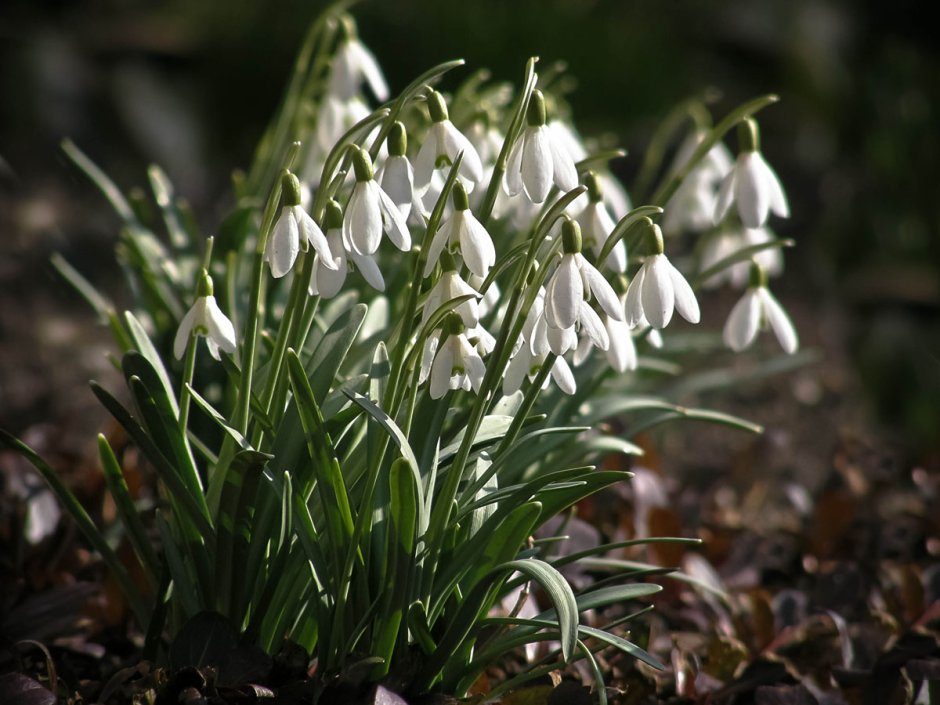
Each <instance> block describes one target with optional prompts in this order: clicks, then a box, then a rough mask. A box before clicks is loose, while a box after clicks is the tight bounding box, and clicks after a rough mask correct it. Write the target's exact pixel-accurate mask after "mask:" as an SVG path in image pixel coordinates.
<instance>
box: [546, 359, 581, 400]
mask: <svg viewBox="0 0 940 705" xmlns="http://www.w3.org/2000/svg"><path fill="white" fill-rule="evenodd" d="M552 379H553V380H555V384H557V385H558V388H559V389H560V390H561V391H562V392H564V393H565V394H567V395H569V396H570V395H572V394H574V393H575V392H576V391H577V390H578V385H577V384H575V381H574V375H573V374H572V373H571V368H570V367H568V363H567V362H565V358H563V357H557V358H555V364H554V365H552Z"/></svg>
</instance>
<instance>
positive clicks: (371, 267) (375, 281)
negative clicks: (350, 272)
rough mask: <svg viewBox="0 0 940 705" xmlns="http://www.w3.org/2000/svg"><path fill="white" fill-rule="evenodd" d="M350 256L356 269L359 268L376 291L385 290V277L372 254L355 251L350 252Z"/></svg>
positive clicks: (363, 276)
mask: <svg viewBox="0 0 940 705" xmlns="http://www.w3.org/2000/svg"><path fill="white" fill-rule="evenodd" d="M349 256H350V258H352V261H353V264H355V265H356V269H358V270H359V273H360V274H361V275H362V278H363V279H365V280H366V283H367V284H368V285H369V286H371V287H372V288H373V289H375V290H376V291H385V279H383V278H382V271H381V270H380V269H379V265H377V264H376V263H375V259H374V258H373V257H371V256H370V255H360V254H357V253H355V252H350V253H349Z"/></svg>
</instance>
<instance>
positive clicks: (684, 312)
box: [666, 260, 702, 323]
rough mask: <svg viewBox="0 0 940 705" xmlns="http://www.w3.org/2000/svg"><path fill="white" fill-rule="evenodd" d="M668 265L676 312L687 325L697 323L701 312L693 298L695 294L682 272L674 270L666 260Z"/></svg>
mask: <svg viewBox="0 0 940 705" xmlns="http://www.w3.org/2000/svg"><path fill="white" fill-rule="evenodd" d="M666 262H667V263H668V264H669V276H670V278H671V279H672V290H673V292H674V293H675V305H676V311H678V312H679V315H680V316H682V317H683V318H684V319H685V320H687V321H688V322H689V323H698V322H699V321H700V320H701V318H702V315H701V312H700V311H699V307H698V300H697V299H696V298H695V292H694V291H692V287H691V286H689V282H687V281H686V280H685V277H683V276H682V272H680V271H679V270H678V269H676V268H675V266H674V265H673V264H672V262H669V261H668V260H666Z"/></svg>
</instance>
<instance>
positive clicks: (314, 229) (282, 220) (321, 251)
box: [264, 172, 338, 279]
mask: <svg viewBox="0 0 940 705" xmlns="http://www.w3.org/2000/svg"><path fill="white" fill-rule="evenodd" d="M281 188H282V191H283V194H284V195H283V198H284V207H283V208H281V214H280V216H278V219H277V222H275V223H274V227H273V229H272V230H271V234H270V235H269V236H268V240H267V242H265V244H264V259H265V261H266V262H267V263H268V266H269V267H270V268H271V276H273V277H274V278H276V279H278V278H280V277H283V276H284V275H285V274H287V273H288V272H289V271H290V270H291V268H292V267H293V266H294V262H295V261H296V260H297V255H298V254H299V253H300V251H301V250H303V251H304V252H306V251H307V248H308V247H309V246H311V245H312V246H313V249H314V250H315V251H316V253H317V254H318V255H320V256H321V257H322V258H323V260H324V264H325V266H326V267H327V268H328V269H334V270H335V269H336V268H337V266H338V265H336V264H335V262H334V260H333V255H332V253H331V252H330V247H329V244H328V243H327V241H326V236H325V235H324V234H323V231H322V230H320V226H319V225H317V224H316V222H314V220H313V218H311V217H310V214H309V213H307V211H305V210H304V209H303V207H302V206H301V205H300V201H301V189H300V182H299V181H298V180H297V177H296V176H294V175H293V174H292V173H290V172H285V174H284V176H283V177H282V179H281Z"/></svg>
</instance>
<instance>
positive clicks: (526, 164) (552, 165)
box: [503, 90, 578, 203]
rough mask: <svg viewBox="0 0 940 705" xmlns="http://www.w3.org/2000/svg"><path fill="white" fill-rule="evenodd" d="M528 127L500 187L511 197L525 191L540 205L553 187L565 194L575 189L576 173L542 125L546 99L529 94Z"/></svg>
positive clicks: (562, 148) (563, 150) (563, 149)
mask: <svg viewBox="0 0 940 705" xmlns="http://www.w3.org/2000/svg"><path fill="white" fill-rule="evenodd" d="M526 121H527V123H528V125H527V126H526V128H525V129H524V130H523V131H522V134H521V135H520V136H519V138H518V140H517V141H516V143H515V144H514V145H513V148H512V151H511V152H510V153H509V164H508V166H507V168H506V175H505V177H504V180H503V185H504V187H505V189H506V192H507V193H508V194H509V195H510V196H515V195H516V194H517V193H519V192H520V191H523V190H524V191H525V193H526V195H527V196H528V197H529V200H531V201H532V202H533V203H542V202H544V201H545V199H546V198H548V192H549V191H550V190H551V188H552V184H553V183H554V185H555V186H557V187H558V188H559V189H560V190H561V191H563V192H565V193H567V192H568V191H571V190H572V189H573V188H576V187H577V186H578V170H577V169H576V168H575V165H574V159H572V157H571V154H570V153H569V152H568V149H567V148H566V147H565V145H564V143H563V142H562V141H561V140H559V139H558V138H557V137H556V135H555V133H553V132H552V131H551V130H550V129H549V128H548V127H547V125H546V124H545V97H544V96H543V95H542V92H541V91H539V90H535V91H532V97H531V98H530V99H529V109H528V111H527V114H526Z"/></svg>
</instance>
